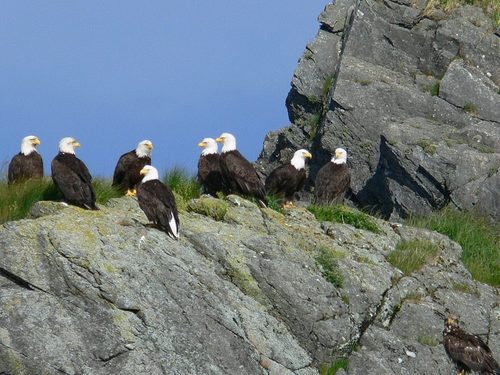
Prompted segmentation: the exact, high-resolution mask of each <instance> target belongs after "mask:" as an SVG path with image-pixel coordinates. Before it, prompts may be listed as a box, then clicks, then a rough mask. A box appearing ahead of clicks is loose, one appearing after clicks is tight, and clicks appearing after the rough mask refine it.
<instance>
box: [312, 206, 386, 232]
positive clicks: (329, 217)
mask: <svg viewBox="0 0 500 375" xmlns="http://www.w3.org/2000/svg"><path fill="white" fill-rule="evenodd" d="M307 209H308V210H309V211H311V212H312V213H313V214H314V216H315V217H316V219H317V220H320V221H332V222H336V223H343V224H350V225H352V226H353V227H355V228H358V229H365V230H369V231H370V232H374V233H380V232H381V231H380V228H379V227H378V225H377V224H376V223H375V221H373V219H372V218H371V217H370V216H369V215H367V214H365V213H363V212H361V211H358V210H355V209H352V208H350V207H347V206H344V205H341V204H339V205H334V206H319V205H311V206H309V207H308V208H307Z"/></svg>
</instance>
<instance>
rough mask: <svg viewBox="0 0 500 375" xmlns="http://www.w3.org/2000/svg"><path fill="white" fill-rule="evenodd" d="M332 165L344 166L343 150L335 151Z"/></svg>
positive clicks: (344, 153) (345, 159)
mask: <svg viewBox="0 0 500 375" xmlns="http://www.w3.org/2000/svg"><path fill="white" fill-rule="evenodd" d="M331 162H332V163H334V164H345V163H347V151H346V150H344V149H343V148H337V149H335V155H334V156H333V158H332V160H331Z"/></svg>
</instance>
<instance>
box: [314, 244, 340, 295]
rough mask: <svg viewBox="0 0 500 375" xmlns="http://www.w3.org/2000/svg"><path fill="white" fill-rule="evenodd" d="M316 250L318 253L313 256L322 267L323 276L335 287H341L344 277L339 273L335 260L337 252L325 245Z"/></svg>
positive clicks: (337, 255)
mask: <svg viewBox="0 0 500 375" xmlns="http://www.w3.org/2000/svg"><path fill="white" fill-rule="evenodd" d="M318 250H319V254H318V255H317V256H316V257H315V260H316V263H317V264H318V265H320V266H321V268H322V269H323V277H324V278H325V279H326V280H328V281H329V282H331V283H332V284H333V285H335V286H336V287H337V288H341V287H342V285H343V283H344V278H343V276H342V274H341V273H340V267H339V265H338V262H337V259H338V257H339V254H338V253H337V252H336V251H335V250H333V249H330V248H327V247H320V248H319V249H318Z"/></svg>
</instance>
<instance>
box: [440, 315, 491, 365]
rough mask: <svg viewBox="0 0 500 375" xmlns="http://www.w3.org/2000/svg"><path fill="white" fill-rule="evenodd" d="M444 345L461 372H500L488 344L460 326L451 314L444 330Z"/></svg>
mask: <svg viewBox="0 0 500 375" xmlns="http://www.w3.org/2000/svg"><path fill="white" fill-rule="evenodd" d="M443 345H444V348H445V350H446V353H447V354H448V356H449V357H450V358H451V359H452V360H453V362H455V363H456V365H457V366H458V368H459V374H463V373H464V372H469V371H471V370H472V371H477V372H479V373H481V374H500V367H499V366H498V363H497V361H495V358H493V354H492V353H491V350H490V348H489V347H488V345H486V344H485V343H484V341H483V340H482V339H481V338H480V337H479V336H477V335H471V334H469V333H467V332H465V331H464V330H463V329H462V328H460V327H459V326H458V319H457V318H456V317H454V316H449V317H448V319H447V320H446V322H445V327H444V331H443Z"/></svg>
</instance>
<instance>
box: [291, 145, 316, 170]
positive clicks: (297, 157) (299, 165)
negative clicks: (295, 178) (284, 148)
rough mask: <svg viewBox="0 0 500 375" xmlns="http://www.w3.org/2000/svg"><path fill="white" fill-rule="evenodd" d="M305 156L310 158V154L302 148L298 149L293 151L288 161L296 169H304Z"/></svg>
mask: <svg viewBox="0 0 500 375" xmlns="http://www.w3.org/2000/svg"><path fill="white" fill-rule="evenodd" d="M306 158H309V159H310V158H312V154H311V153H310V152H309V151H307V150H304V149H303V148H302V149H300V150H297V151H295V153H294V154H293V158H292V160H291V161H290V163H291V164H292V165H293V166H294V167H295V169H297V170H301V169H304V168H305V166H306Z"/></svg>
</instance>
